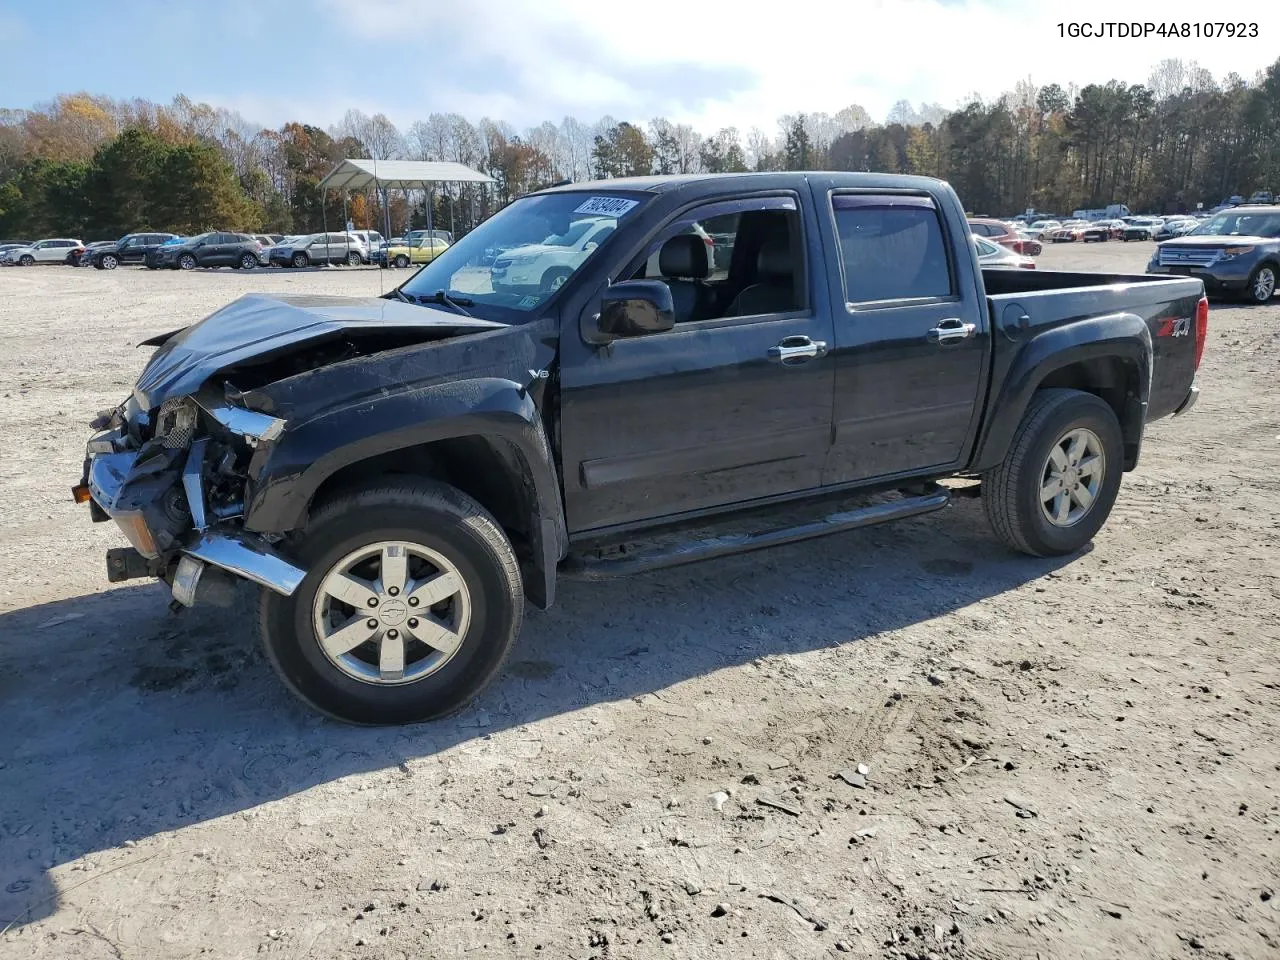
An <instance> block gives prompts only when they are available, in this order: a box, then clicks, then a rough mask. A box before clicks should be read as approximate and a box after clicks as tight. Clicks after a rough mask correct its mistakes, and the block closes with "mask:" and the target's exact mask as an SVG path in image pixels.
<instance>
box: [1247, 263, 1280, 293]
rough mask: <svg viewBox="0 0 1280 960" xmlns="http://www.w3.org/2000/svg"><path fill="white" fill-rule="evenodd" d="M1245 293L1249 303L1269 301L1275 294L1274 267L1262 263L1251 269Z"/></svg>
mask: <svg viewBox="0 0 1280 960" xmlns="http://www.w3.org/2000/svg"><path fill="white" fill-rule="evenodd" d="M1245 294H1246V295H1247V296H1248V298H1249V301H1250V302H1251V303H1269V302H1270V300H1271V298H1272V297H1274V296H1275V294H1276V268H1275V267H1273V266H1271V265H1270V264H1266V263H1264V264H1263V265H1262V266H1260V267H1258V269H1257V270H1255V271H1253V275H1252V276H1251V277H1249V286H1248V287H1247V288H1246V289H1245Z"/></svg>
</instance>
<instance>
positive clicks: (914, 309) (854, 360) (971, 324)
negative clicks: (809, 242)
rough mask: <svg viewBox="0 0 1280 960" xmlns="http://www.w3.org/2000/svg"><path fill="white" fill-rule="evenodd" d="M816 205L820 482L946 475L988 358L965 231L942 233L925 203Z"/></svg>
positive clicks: (949, 227)
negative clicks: (825, 424) (822, 372)
mask: <svg viewBox="0 0 1280 960" xmlns="http://www.w3.org/2000/svg"><path fill="white" fill-rule="evenodd" d="M819 189H820V187H819V185H818V184H815V191H817V190H819ZM815 199H816V200H817V202H819V203H820V204H821V205H822V206H823V208H824V209H825V213H826V217H825V218H823V219H824V221H825V223H824V226H825V229H826V231H827V234H826V237H825V238H824V240H825V243H826V246H827V249H828V256H829V258H830V260H829V263H830V268H829V269H828V270H827V276H828V277H829V278H830V280H831V282H832V284H833V289H832V291H831V299H832V301H833V303H835V304H838V306H837V307H836V308H835V311H834V312H835V331H834V336H835V358H836V388H835V414H834V442H833V445H832V448H831V454H830V456H829V458H828V460H827V464H826V468H825V469H824V471H823V482H824V484H827V485H838V484H843V483H850V482H855V481H864V480H872V479H877V478H889V477H894V476H897V475H910V474H913V473H927V472H931V471H935V470H936V471H937V472H939V473H945V472H947V470H948V468H950V467H954V466H956V465H958V464H959V463H960V462H962V461H963V460H964V459H965V458H966V457H967V453H968V447H969V445H970V443H971V439H972V435H973V428H974V425H975V424H976V422H977V418H978V416H979V414H980V413H981V410H980V407H979V403H978V400H979V397H981V396H982V395H983V392H984V390H985V385H986V377H987V358H988V352H989V350H990V332H989V324H988V321H987V318H986V315H985V303H986V299H985V296H984V295H982V294H981V287H980V286H979V284H978V282H977V278H976V277H975V274H974V267H973V257H972V255H970V254H969V245H970V244H971V243H972V240H970V237H969V232H968V230H967V226H966V224H965V223H964V221H963V220H960V219H959V218H958V217H955V218H954V219H953V221H952V222H950V223H948V222H947V218H946V216H945V214H944V212H943V210H942V209H940V208H939V206H938V204H937V203H936V202H935V200H934V199H933V198H932V197H931V196H930V195H929V194H928V193H926V192H923V191H917V192H903V191H895V190H881V191H875V190H871V191H867V190H859V191H853V190H839V189H832V190H823V191H822V193H821V195H819V196H817V197H815ZM832 261H833V262H832Z"/></svg>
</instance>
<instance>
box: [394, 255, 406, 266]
mask: <svg viewBox="0 0 1280 960" xmlns="http://www.w3.org/2000/svg"><path fill="white" fill-rule="evenodd" d="M395 265H396V266H397V267H407V266H408V265H409V258H408V257H406V256H405V255H404V254H403V253H402V254H400V255H399V256H397V257H396V259H395Z"/></svg>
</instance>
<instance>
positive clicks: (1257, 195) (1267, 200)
mask: <svg viewBox="0 0 1280 960" xmlns="http://www.w3.org/2000/svg"><path fill="white" fill-rule="evenodd" d="M1245 202H1246V203H1247V204H1249V206H1254V205H1262V206H1270V205H1271V204H1273V203H1275V202H1276V197H1275V194H1273V193H1272V192H1271V191H1270V190H1257V191H1254V194H1253V196H1251V197H1250V198H1249V199H1248V200H1246V201H1245Z"/></svg>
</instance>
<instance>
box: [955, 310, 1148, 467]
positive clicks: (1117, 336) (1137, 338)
mask: <svg viewBox="0 0 1280 960" xmlns="http://www.w3.org/2000/svg"><path fill="white" fill-rule="evenodd" d="M1152 356H1153V350H1152V343H1151V331H1150V330H1149V329H1148V327H1147V324H1146V322H1145V321H1144V320H1143V319H1142V318H1141V317H1138V316H1136V315H1134V314H1132V313H1115V314H1109V315H1107V316H1102V317H1090V318H1088V319H1085V320H1077V321H1073V322H1070V323H1066V324H1063V325H1061V326H1057V327H1053V328H1050V329H1048V330H1044V331H1043V332H1041V333H1037V334H1035V335H1034V336H1032V337H1030V338H1029V339H1028V340H1027V341H1026V342H1025V343H1024V344H1023V345H1022V348H1021V349H1020V350H1019V351H1018V352H1017V353H1016V355H1015V356H1014V359H1013V361H1012V363H1011V364H1010V366H1009V369H1008V371H1007V373H1006V374H1005V377H1004V380H1003V381H1002V382H1001V384H1000V386H999V388H998V390H997V392H996V393H995V394H994V396H993V398H992V400H991V407H990V409H991V414H990V415H989V416H988V418H987V426H986V429H985V431H984V432H983V435H982V438H981V439H980V441H979V444H978V451H977V454H976V455H975V457H974V462H973V465H972V467H971V469H972V470H973V471H974V472H981V471H983V470H988V469H990V468H992V467H994V466H996V465H997V464H999V463H1001V462H1002V461H1003V460H1004V458H1005V456H1006V455H1007V453H1008V450H1009V445H1010V443H1012V441H1013V435H1014V433H1015V431H1016V430H1017V429H1018V424H1019V423H1021V422H1022V417H1023V415H1024V414H1025V413H1026V410H1027V406H1028V405H1029V404H1030V403H1031V398H1032V396H1033V395H1034V394H1035V392H1036V391H1037V390H1038V389H1039V388H1040V386H1041V384H1043V383H1044V382H1045V380H1046V379H1048V378H1049V377H1050V376H1051V375H1052V374H1053V373H1055V372H1056V371H1060V370H1063V369H1064V368H1066V367H1069V366H1071V365H1073V364H1078V363H1087V362H1089V361H1098V360H1119V361H1120V362H1121V363H1122V364H1123V365H1124V368H1125V372H1126V383H1128V384H1129V385H1130V387H1129V389H1128V390H1127V392H1126V398H1125V407H1124V412H1123V414H1122V415H1121V417H1120V421H1121V423H1120V425H1121V429H1122V431H1123V433H1124V436H1125V440H1126V446H1129V445H1130V444H1133V445H1135V447H1134V453H1133V458H1134V459H1136V444H1139V443H1140V442H1141V437H1142V431H1143V427H1144V424H1145V420H1146V409H1147V400H1148V398H1149V397H1150V395H1151V370H1152Z"/></svg>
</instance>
